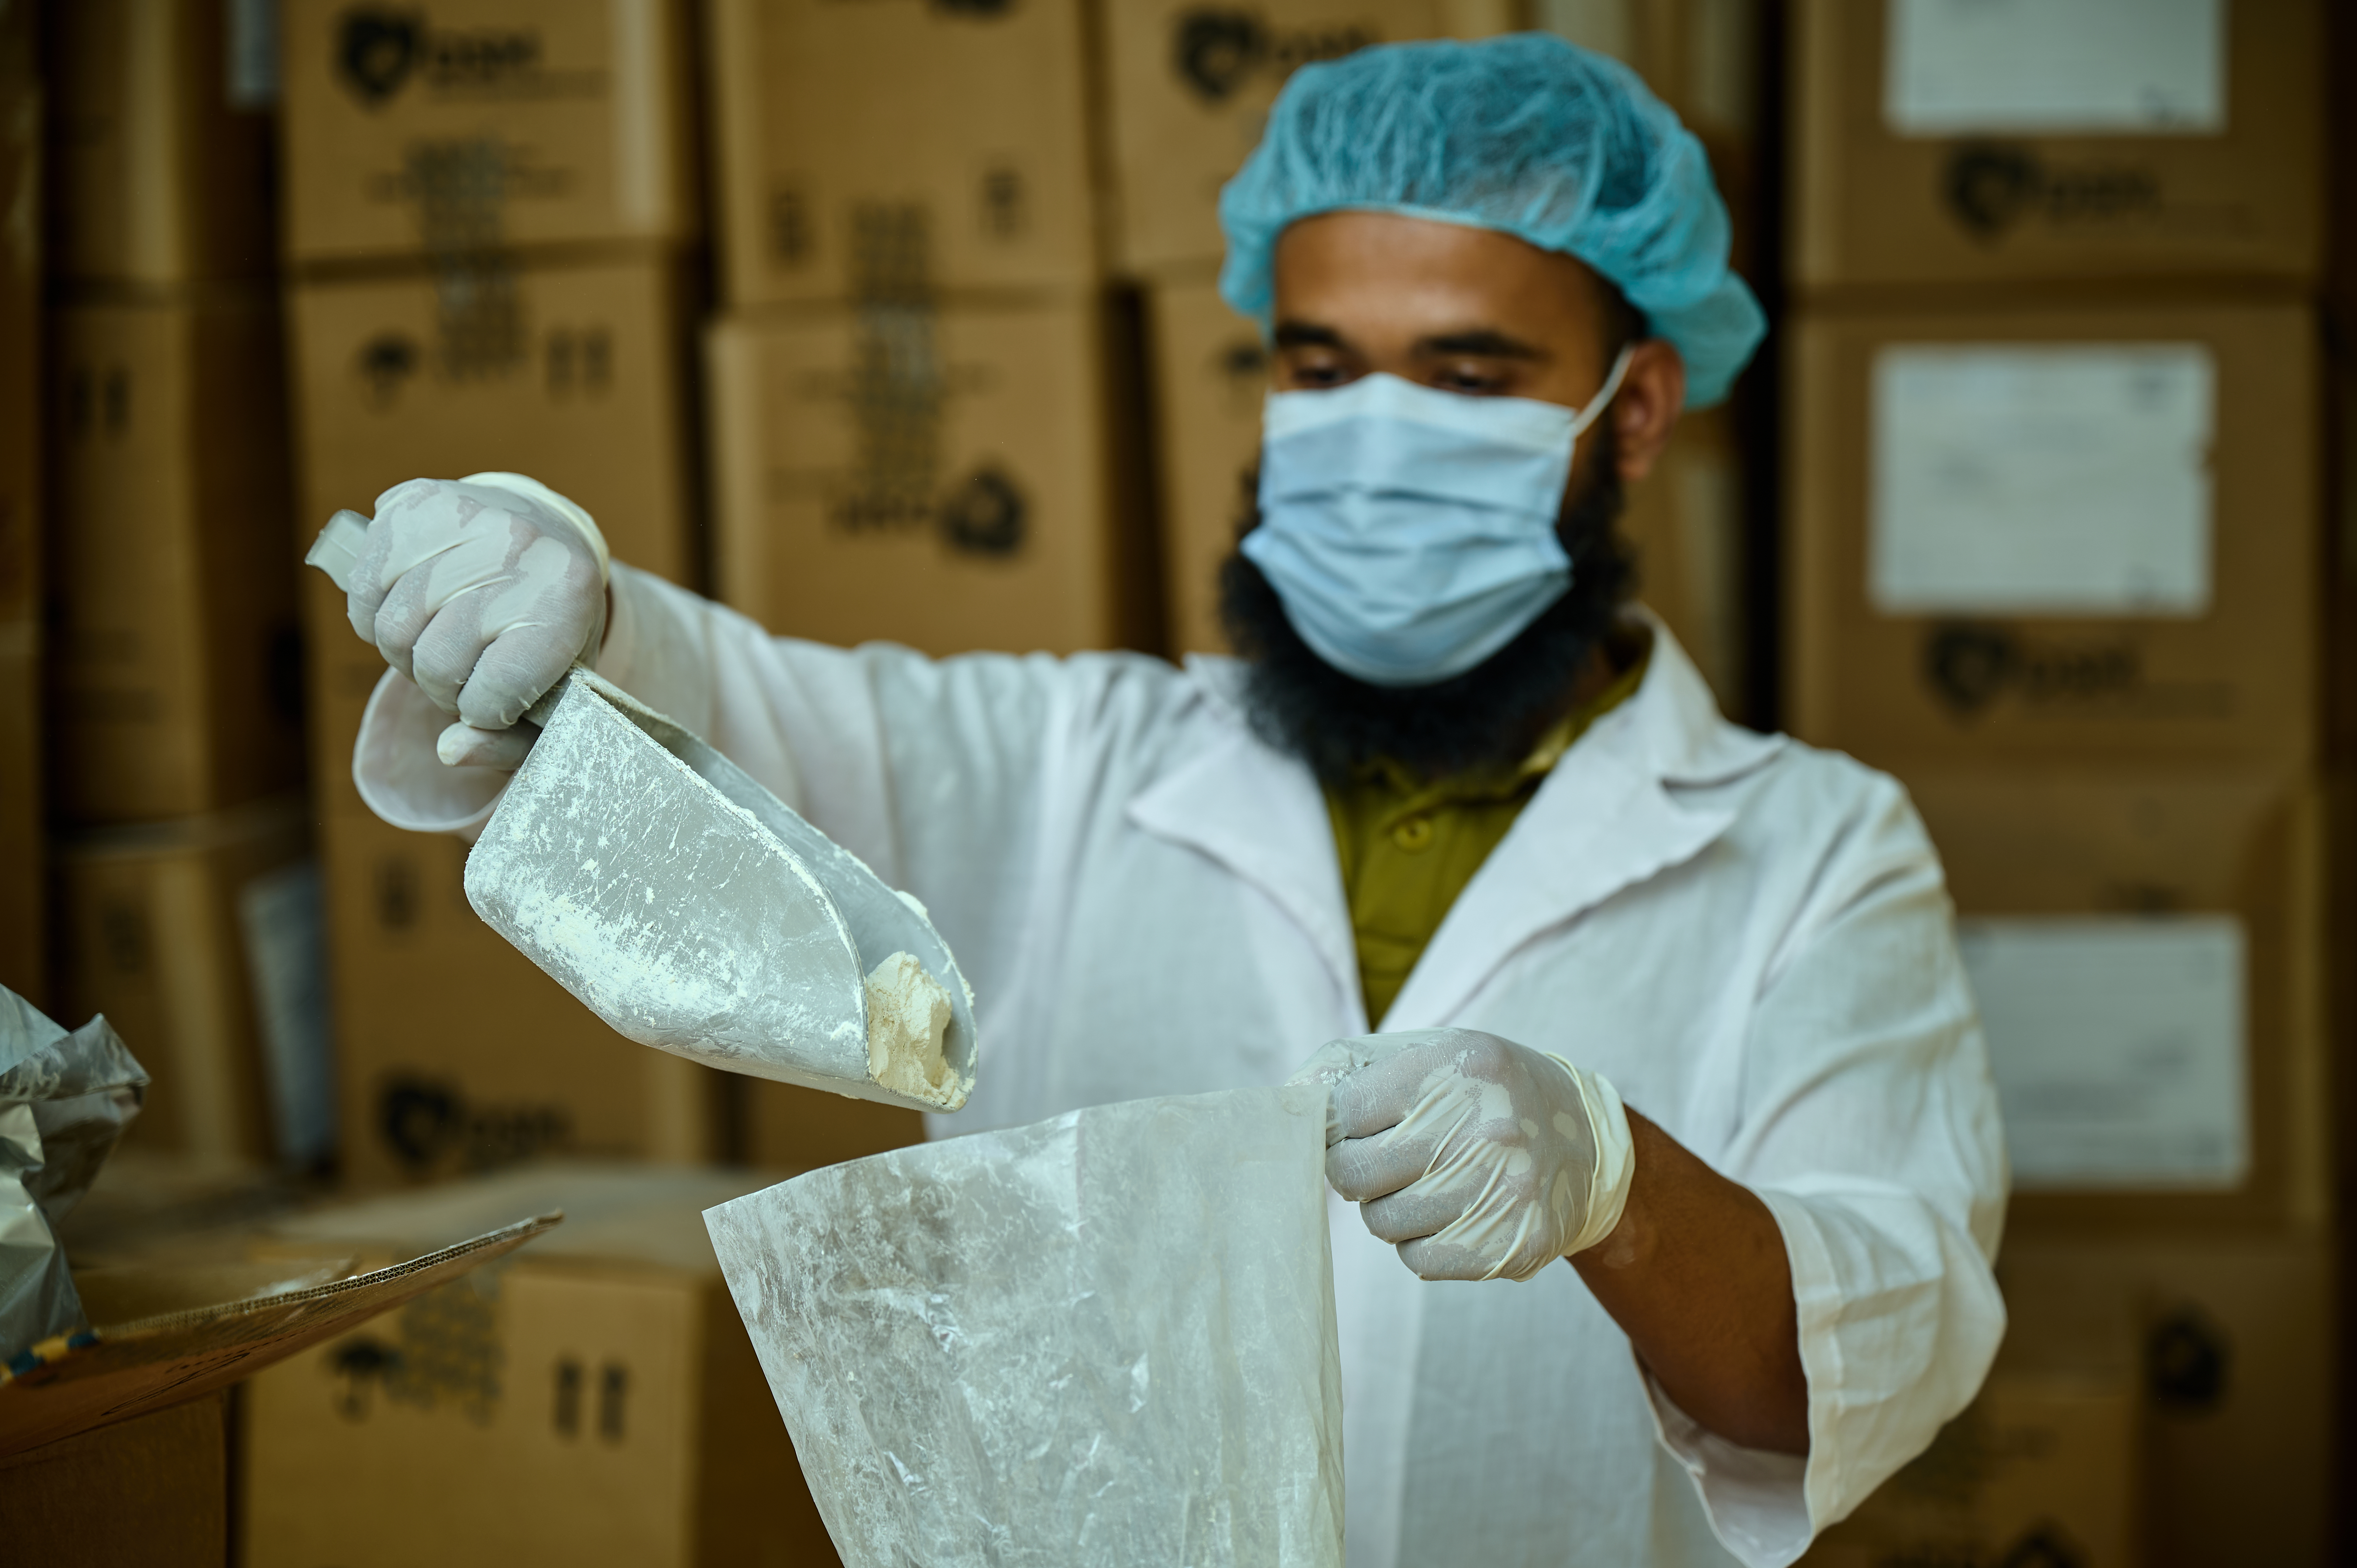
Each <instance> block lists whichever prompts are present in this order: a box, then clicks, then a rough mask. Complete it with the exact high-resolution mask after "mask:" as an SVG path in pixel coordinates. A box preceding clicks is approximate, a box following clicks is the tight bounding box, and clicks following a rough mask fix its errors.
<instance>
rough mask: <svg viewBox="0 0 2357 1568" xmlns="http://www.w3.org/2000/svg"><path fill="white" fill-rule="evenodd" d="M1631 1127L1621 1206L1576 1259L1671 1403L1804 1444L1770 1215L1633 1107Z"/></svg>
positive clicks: (1787, 1307) (1795, 1358) (1802, 1394)
mask: <svg viewBox="0 0 2357 1568" xmlns="http://www.w3.org/2000/svg"><path fill="white" fill-rule="evenodd" d="M1629 1130H1630V1133H1631V1137H1632V1138H1633V1139H1634V1141H1635V1144H1636V1169H1635V1175H1634V1176H1633V1178H1632V1180H1631V1186H1630V1188H1629V1203H1628V1207H1627V1208H1625V1209H1624V1210H1623V1211H1622V1213H1621V1217H1620V1224H1619V1225H1618V1226H1616V1227H1615V1228H1614V1229H1613V1231H1612V1234H1611V1235H1609V1237H1607V1238H1605V1240H1603V1241H1602V1242H1600V1243H1598V1245H1596V1246H1594V1247H1592V1248H1589V1249H1588V1250H1587V1251H1584V1252H1581V1253H1579V1254H1577V1256H1575V1257H1574V1258H1573V1259H1572V1260H1571V1262H1572V1266H1573V1267H1575V1268H1577V1270H1578V1271H1579V1274H1580V1278H1582V1279H1583V1280H1585V1281H1587V1288H1588V1289H1589V1290H1590V1291H1591V1292H1593V1293H1594V1294H1595V1296H1596V1299H1597V1300H1598V1302H1599V1303H1601V1304H1602V1305H1603V1307H1604V1310H1605V1311H1607V1312H1609V1313H1610V1314H1611V1315H1612V1318H1613V1321H1614V1322H1616V1323H1618V1324H1620V1327H1621V1329H1622V1331H1623V1332H1625V1333H1626V1334H1627V1335H1628V1336H1629V1337H1630V1339H1631V1342H1632V1343H1633V1344H1634V1345H1635V1346H1636V1348H1637V1354H1638V1356H1639V1357H1640V1358H1641V1359H1643V1361H1644V1363H1645V1365H1646V1367H1647V1368H1648V1369H1651V1370H1652V1374H1653V1376H1654V1377H1655V1378H1656V1379H1658V1380H1660V1382H1661V1385H1662V1387H1663V1390H1664V1391H1666V1392H1667V1393H1668V1394H1669V1396H1670V1398H1671V1399H1673V1400H1674V1401H1676V1402H1677V1405H1678V1408H1679V1409H1681V1410H1683V1411H1684V1412H1686V1413H1687V1414H1688V1415H1691V1416H1693V1417H1694V1418H1695V1420H1696V1421H1698V1422H1700V1423H1702V1424H1703V1425H1705V1426H1706V1427H1708V1428H1710V1430H1711V1431H1713V1432H1716V1433H1717V1434H1719V1435H1720V1436H1722V1437H1724V1438H1726V1439H1727V1440H1728V1441H1729V1442H1731V1443H1738V1444H1742V1445H1743V1446H1744V1447H1747V1448H1765V1449H1772V1450H1775V1451H1777V1452H1779V1453H1785V1454H1805V1453H1807V1452H1808V1448H1809V1387H1808V1380H1807V1378H1806V1376H1805V1375H1804V1374H1803V1371H1802V1369H1801V1338H1800V1327H1799V1320H1798V1316H1797V1314H1796V1313H1795V1311H1794V1308H1793V1305H1792V1266H1791V1264H1790V1263H1789V1262H1787V1261H1786V1259H1785V1256H1784V1238H1783V1233H1782V1232H1781V1230H1779V1229H1778V1228H1777V1225H1776V1219H1775V1217H1774V1216H1773V1215H1772V1214H1770V1212H1769V1211H1768V1206H1767V1205H1766V1204H1764V1203H1762V1202H1761V1201H1760V1198H1759V1197H1758V1195H1757V1194H1755V1193H1753V1192H1751V1191H1750V1190H1749V1189H1748V1188H1746V1187H1742V1186H1740V1185H1738V1183H1735V1182H1731V1181H1729V1180H1727V1178H1726V1177H1725V1176H1720V1175H1719V1174H1718V1173H1717V1171H1714V1170H1712V1169H1711V1168H1710V1167H1709V1166H1708V1165H1705V1164H1703V1162H1702V1161H1700V1160H1698V1159H1696V1158H1695V1156H1694V1155H1691V1154H1689V1153H1687V1151H1686V1150H1685V1149H1684V1147H1683V1146H1682V1145H1680V1144H1679V1143H1678V1142H1677V1140H1676V1139H1674V1138H1673V1137H1671V1136H1670V1135H1669V1134H1668V1133H1664V1132H1663V1131H1662V1130H1661V1129H1660V1128H1659V1127H1656V1126H1654V1125H1653V1124H1652V1122H1648V1121H1647V1120H1645V1119H1644V1118H1643V1117H1642V1116H1640V1115H1638V1114H1637V1113H1636V1112H1633V1111H1632V1112H1630V1113H1629Z"/></svg>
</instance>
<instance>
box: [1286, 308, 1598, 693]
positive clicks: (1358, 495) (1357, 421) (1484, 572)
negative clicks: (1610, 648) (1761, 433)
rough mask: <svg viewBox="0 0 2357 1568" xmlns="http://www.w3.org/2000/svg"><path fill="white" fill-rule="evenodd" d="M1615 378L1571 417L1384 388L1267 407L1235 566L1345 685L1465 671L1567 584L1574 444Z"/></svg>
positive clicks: (1364, 379) (1300, 395)
mask: <svg viewBox="0 0 2357 1568" xmlns="http://www.w3.org/2000/svg"><path fill="white" fill-rule="evenodd" d="M1628 368H1629V350H1628V349H1622V350H1621V351H1620V358H1618V359H1617V360H1613V362H1612V373H1611V374H1610V375H1609V377H1607V378H1606V379H1605V382H1604V386H1603V388H1602V390H1601V391H1599V392H1597V394H1596V396H1595V397H1594V398H1593V399H1592V400H1590V402H1589V403H1588V404H1587V407H1585V408H1582V409H1579V410H1577V411H1574V410H1572V409H1568V408H1564V407H1561V406H1559V405H1557V404H1555V403H1539V402H1536V401H1534V400H1533V399H1529V398H1513V397H1494V398H1493V397H1468V396H1465V395H1463V394H1461V393H1458V392H1435V391H1433V390H1432V389H1430V388H1428V387H1420V386H1417V385H1416V384H1415V383H1414V382H1412V381H1403V380H1401V379H1400V378H1399V377H1397V376H1394V375H1385V374H1382V373H1377V374H1374V375H1369V376H1361V378H1359V379H1358V380H1357V381H1352V382H1351V384H1350V385H1348V386H1344V387H1338V388H1336V389H1334V390H1333V391H1330V392H1272V393H1270V394H1269V398H1268V404H1267V408H1266V411H1265V414H1264V416H1263V420H1262V435H1261V463H1260V526H1259V527H1257V528H1255V529H1254V530H1253V531H1252V532H1250V533H1248V534H1246V535H1245V536H1244V541H1243V553H1244V555H1245V557H1246V558H1247V559H1248V560H1250V561H1251V562H1252V563H1253V564H1254V565H1255V566H1258V567H1259V568H1260V569H1261V572H1262V574H1263V575H1265V576H1266V577H1267V578H1268V580H1269V584H1270V585H1271V586H1272V587H1274V588H1275V590H1276V594H1277V596H1278V598H1279V599H1281V600H1282V601H1283V602H1284V605H1285V616H1286V620H1288V621H1290V622H1291V623H1292V625H1293V629H1294V630H1295V631H1297V632H1298V633H1300V635H1301V640H1302V641H1304V642H1306V643H1308V645H1309V647H1310V648H1311V650H1313V651H1315V652H1316V653H1317V655H1318V657H1319V658H1320V659H1323V660H1326V662H1327V663H1329V664H1330V665H1332V666H1333V667H1334V668H1335V669H1337V670H1340V671H1342V672H1343V673H1345V674H1347V675H1352V676H1356V677H1357V678H1358V679H1360V680H1361V681H1365V682H1369V683H1371V684H1372V685H1377V686H1426V685H1430V684H1431V683H1433V682H1436V681H1446V680H1447V679H1448V678H1449V677H1450V676H1452V675H1458V674H1462V673H1463V672H1464V671H1468V670H1470V669H1472V668H1473V667H1474V666H1475V665H1476V664H1479V663H1480V662H1481V661H1482V660H1485V659H1487V658H1489V657H1490V655H1491V654H1493V653H1495V652H1497V651H1498V650H1500V649H1501V648H1503V647H1505V646H1506V644H1507V643H1509V642H1512V640H1513V639H1514V638H1515V637H1516V636H1517V635H1518V634H1520V632H1521V631H1522V629H1523V628H1524V627H1526V626H1528V625H1530V624H1531V622H1533V621H1534V620H1536V619H1537V618H1539V616H1540V614H1541V613H1542V612H1544V610H1545V609H1546V607H1548V606H1549V605H1552V604H1553V603H1555V600H1557V599H1559V598H1561V597H1562V596H1563V595H1564V593H1565V591H1566V589H1568V588H1569V587H1570V586H1571V558H1570V557H1569V556H1568V555H1566V553H1564V548H1563V542H1562V541H1561V540H1560V539H1558V538H1557V537H1556V536H1555V519H1556V515H1557V513H1558V512H1559V511H1560V510H1561V509H1562V506H1563V489H1564V482H1565V480H1566V478H1568V477H1569V475H1570V473H1571V454H1572V447H1573V445H1574V443H1575V442H1576V441H1577V438H1578V436H1579V434H1580V432H1581V431H1583V430H1586V429H1587V427H1588V426H1589V425H1590V424H1594V423H1595V422H1596V420H1597V418H1598V415H1600V414H1601V413H1603V412H1604V410H1605V407H1606V405H1608V404H1609V403H1611V401H1612V397H1613V394H1614V393H1615V392H1619V391H1620V378H1621V376H1622V374H1623V373H1624V372H1625V371H1627V370H1628Z"/></svg>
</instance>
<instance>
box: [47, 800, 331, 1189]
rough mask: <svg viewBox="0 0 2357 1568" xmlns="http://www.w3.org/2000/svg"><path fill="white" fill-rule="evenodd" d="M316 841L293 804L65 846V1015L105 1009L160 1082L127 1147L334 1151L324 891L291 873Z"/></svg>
mask: <svg viewBox="0 0 2357 1568" xmlns="http://www.w3.org/2000/svg"><path fill="white" fill-rule="evenodd" d="M307 837H308V834H307V824H306V822H305V821H304V811H303V810H302V807H301V806H300V804H299V803H298V802H295V801H291V800H289V801H279V802H272V803H268V804H264V805H261V806H256V807H249V808H246V809H244V810H243V811H238V812H233V813H228V814H224V815H221V816H214V817H193V818H182V819H179V820H178V821H175V822H162V823H155V824H150V825H146V826H142V827H135V828H113V829H107V830H103V831H102V832H92V833H89V834H85V835H82V836H80V837H77V838H73V839H70V840H67V841H65V842H64V843H62V844H61V845H60V848H59V854H58V862H57V873H58V875H57V882H58V903H57V926H58V936H59V946H60V947H61V948H62V949H63V952H62V953H61V955H60V956H61V959H62V962H61V964H60V971H61V974H60V979H61V981H62V985H63V992H64V1002H65V1006H64V1008H63V1009H62V1011H63V1012H64V1014H65V1015H67V1016H70V1017H73V1018H77V1019H79V1018H87V1017H89V1016H90V1015H91V1014H93V1013H103V1014H105V1015H106V1016H107V1018H108V1020H109V1021H110V1022H111V1023H113V1026H114V1027H115V1030H116V1032H117V1033H119V1034H120V1035H122V1036H123V1039H124V1044H126V1045H128V1046H129V1047H131V1051H132V1054H133V1055H134V1056H136V1057H137V1058H139V1061H140V1065H141V1066H143V1067H145V1069H147V1072H148V1076H149V1079H150V1080H151V1081H150V1083H149V1085H148V1089H147V1098H146V1102H145V1106H144V1107H143V1108H142V1110H141V1112H140V1113H139V1116H138V1119H137V1120H136V1121H135V1122H132V1124H131V1128H130V1131H129V1132H128V1133H126V1134H125V1143H126V1145H127V1146H135V1147H138V1148H142V1149H157V1150H172V1151H176V1152H178V1153H181V1154H186V1155H193V1156H198V1157H200V1158H206V1159H214V1160H231V1161H235V1160H251V1161H256V1162H270V1161H274V1160H275V1159H277V1158H278V1157H279V1156H280V1155H281V1153H282V1152H285V1153H287V1154H289V1155H298V1156H303V1157H313V1158H316V1157H317V1156H320V1155H325V1154H327V1153H328V1148H327V1146H326V1145H327V1144H328V1142H329V1140H328V1137H327V1136H325V1132H326V1128H325V1122H326V1120H327V1112H328V1094H327V1085H326V1083H325V1082H324V1081H323V1074H324V1071H325V1069H326V1067H327V1062H326V1059H325V1058H326V1053H327V1042H326V1039H325V1038H324V1028H323V1020H322V1019H321V1017H320V1009H319V1006H318V1001H317V971H318V967H319V964H320V962H321V960H322V956H323V955H322V954H321V953H320V951H319V943H318V928H317V909H318V898H317V892H316V890H313V891H311V892H310V894H309V896H308V897H305V893H304V889H303V888H301V887H300V886H292V885H290V883H289V881H288V879H289V878H290V877H291V878H295V879H297V880H298V881H299V879H300V878H301V877H302V876H303V875H306V872H305V868H304V867H303V865H302V862H303V859H304V856H305V854H306V852H307V842H306V841H307ZM289 899H292V900H293V903H294V908H292V909H291V910H286V909H282V908H280V907H281V906H285V904H287V902H288V900H289ZM306 915H307V916H308V917H309V918H308V919H306V918H305V916H306ZM306 990H307V991H308V994H306Z"/></svg>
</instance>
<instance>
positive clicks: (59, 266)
mask: <svg viewBox="0 0 2357 1568" xmlns="http://www.w3.org/2000/svg"><path fill="white" fill-rule="evenodd" d="M252 11H253V8H252V7H239V6H234V5H226V4H223V3H222V0H159V3H156V4H150V5H129V4H123V3H116V0H99V3H95V4H92V5H75V6H67V7H54V8H51V9H49V10H48V11H47V12H45V13H44V16H45V18H46V21H47V24H48V34H47V37H46V38H44V39H43V45H42V47H43V51H44V61H45V66H46V70H47V83H48V129H49V133H50V138H49V142H48V154H47V156H48V200H47V202H46V206H47V208H48V211H49V212H50V213H51V214H53V215H54V217H55V219H56V222H55V226H54V228H53V230H52V231H51V232H50V234H49V236H48V270H49V275H50V284H49V287H48V297H49V299H50V301H51V302H52V306H53V307H52V309H51V310H50V312H49V314H48V348H49V349H50V354H49V357H48V363H47V365H46V367H45V374H44V376H43V378H42V381H43V393H44V395H43V400H42V401H43V412H44V429H43V432H42V435H43V441H44V446H45V451H44V454H43V456H44V465H43V478H44V479H45V482H46V490H47V496H46V506H47V509H48V518H49V529H48V534H49V538H48V552H47V554H48V560H47V563H46V567H45V573H44V575H45V577H46V585H47V597H48V627H47V630H46V660H45V664H46V668H45V671H44V684H45V686H46V688H47V707H48V715H49V724H48V730H47V733H46V734H45V735H44V736H43V742H44V746H43V749H45V750H46V752H47V754H48V756H47V764H46V765H47V770H48V786H49V794H48V814H49V816H50V817H52V818H53V819H55V820H56V821H57V822H59V823H60V824H61V825H62V826H63V827H64V828H65V829H66V830H67V831H68V832H69V833H70V837H69V839H67V840H66V841H64V843H65V847H63V848H62V849H61V851H60V853H59V856H58V859H57V863H56V872H57V879H56V882H57V894H58V897H59V906H58V908H57V910H56V912H55V915H54V917H53V918H51V920H50V921H49V929H50V930H51V931H52V932H53V933H54V934H55V936H56V937H57V938H58V939H59V940H58V941H57V943H56V947H57V950H56V951H55V952H54V953H53V954H52V961H53V962H55V963H56V964H57V966H58V970H59V972H58V975H57V978H58V979H59V981H60V982H61V983H62V998H61V999H62V1000H63V1001H64V1002H65V1003H66V1004H67V1009H68V1010H69V1011H70V1012H73V1013H75V1015H77V1016H80V1015H87V1014H89V1013H91V1012H97V1011H103V1012H106V1013H108V1014H110V1015H113V1016H114V1017H115V1018H116V1019H117V1021H118V1024H119V1025H120V1026H122V1027H123V1028H124V1033H125V1036H126V1037H127V1038H129V1039H131V1040H132V1042H133V1048H134V1049H135V1050H136V1051H138V1052H139V1053H140V1054H141V1056H142V1058H143V1059H145V1061H146V1062H147V1063H148V1065H149V1068H150V1070H151V1071H152V1072H154V1073H155V1075H156V1102H157V1105H158V1108H159V1111H160V1112H161V1113H160V1114H159V1115H157V1116H156V1117H155V1118H154V1119H152V1120H143V1122H142V1123H141V1124H140V1126H139V1130H138V1132H137V1133H135V1137H136V1138H137V1139H138V1141H140V1142H141V1143H142V1144H145V1145H148V1146H150V1147H155V1148H159V1149H169V1150H175V1151H178V1152H180V1153H183V1154H187V1155H194V1156H201V1157H206V1158H214V1159H225V1160H267V1159H273V1158H287V1159H295V1160H307V1159H311V1158H315V1157H317V1156H318V1155H321V1154H323V1153H324V1152H325V1151H324V1149H323V1148H322V1147H321V1145H320V1142H319V1139H318V1138H317V1127H316V1118H315V1117H310V1116H308V1115H307V1111H306V1109H305V1108H306V1107H307V1106H309V1105H312V1104H314V1103H315V1102H316V1098H317V1086H318V1083H319V1081H320V1071H321V1065H322V1064H321V1061H320V1057H321V1053H322V1051H323V1049H324V1047H323V1044H322V1042H321V1039H320V1036H319V1033H318V1029H317V1026H316V1014H317V1006H316V1001H317V985H316V977H315V976H314V974H313V973H312V972H311V969H312V968H313V966H312V965H310V964H308V963H307V962H306V961H305V958H304V944H305V940H306V937H307V929H306V918H305V916H304V914H303V906H302V897H303V895H302V892H301V887H302V886H303V875H304V874H303V872H302V871H301V869H300V863H301V862H302V860H303V858H304V856H305V855H306V854H307V845H306V843H305V839H306V834H305V832H304V828H303V822H302V819H301V814H300V812H299V811H294V810H293V809H292V808H291V807H289V806H287V805H286V804H285V800H286V799H287V798H288V797H289V796H290V795H291V794H292V793H293V792H295V791H297V790H299V789H300V788H301V784H302V779H303V747H302V735H301V725H302V707H301V701H300V695H299V692H300V674H299V656H298V654H297V648H296V624H295V578H294V563H293V558H292V553H291V551H290V549H289V544H290V542H291V538H292V535H291V533H290V532H289V521H290V516H289V510H288V494H287V453H286V446H285V428H286V403H285V388H284V381H283V378H282V375H281V363H282V354H281V349H280V340H279V332H278V312H277V302H276V297H275V291H274V286H273V283H272V279H271V276H270V271H271V234H270V228H269V215H268V212H267V209H266V206H265V203H264V192H265V191H266V190H267V188H268V184H269V142H268V138H269V124H268V115H267V113H266V110H265V107H264V102H265V99H266V89H267V82H266V81H264V80H260V79H258V78H257V75H256V72H255V70H253V62H252V59H251V56H252V53H253V44H254V41H255V34H254V31H253V28H254V26H255V23H256V18H255V17H254V16H253V15H252ZM274 801H276V802H279V804H276V805H273V804H271V803H270V802H274ZM314 904H316V900H314Z"/></svg>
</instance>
